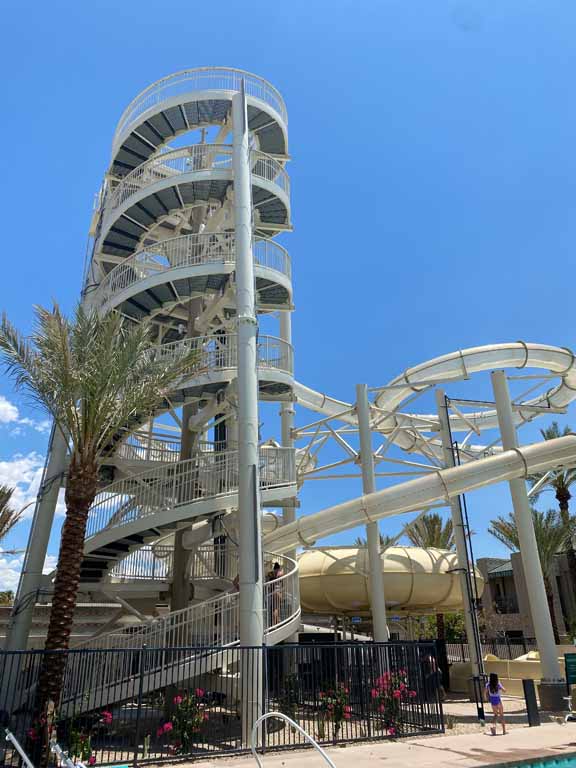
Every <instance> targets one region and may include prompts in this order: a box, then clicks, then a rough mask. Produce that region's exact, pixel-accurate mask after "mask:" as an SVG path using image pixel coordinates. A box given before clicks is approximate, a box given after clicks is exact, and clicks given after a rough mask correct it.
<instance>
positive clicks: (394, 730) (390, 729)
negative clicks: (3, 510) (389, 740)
mask: <svg viewBox="0 0 576 768" xmlns="http://www.w3.org/2000/svg"><path fill="white" fill-rule="evenodd" d="M388 733H389V735H390V736H396V728H388Z"/></svg>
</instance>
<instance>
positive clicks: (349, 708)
mask: <svg viewBox="0 0 576 768" xmlns="http://www.w3.org/2000/svg"><path fill="white" fill-rule="evenodd" d="M344 712H348V713H350V712H352V707H344Z"/></svg>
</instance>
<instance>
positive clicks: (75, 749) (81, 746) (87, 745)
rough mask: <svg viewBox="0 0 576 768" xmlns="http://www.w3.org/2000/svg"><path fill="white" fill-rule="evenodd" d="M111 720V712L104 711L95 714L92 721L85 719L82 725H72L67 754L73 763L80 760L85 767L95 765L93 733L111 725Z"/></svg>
mask: <svg viewBox="0 0 576 768" xmlns="http://www.w3.org/2000/svg"><path fill="white" fill-rule="evenodd" d="M112 720H113V716H112V712H109V711H108V710H106V709H105V710H103V711H102V712H99V713H97V714H95V716H94V717H93V718H92V719H86V720H85V721H84V722H83V723H82V724H77V723H73V724H72V727H71V729H70V737H69V738H70V748H69V750H68V753H69V755H70V757H71V758H72V759H73V760H74V762H76V761H77V760H80V761H81V762H83V763H85V764H86V765H96V755H95V754H94V750H93V746H92V739H93V736H94V732H95V731H96V730H100V729H101V728H102V727H103V726H104V727H108V726H110V725H112Z"/></svg>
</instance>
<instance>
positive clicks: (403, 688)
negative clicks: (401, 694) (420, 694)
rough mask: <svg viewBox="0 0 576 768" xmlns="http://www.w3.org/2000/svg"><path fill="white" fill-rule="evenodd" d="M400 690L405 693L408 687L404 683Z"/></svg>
mask: <svg viewBox="0 0 576 768" xmlns="http://www.w3.org/2000/svg"><path fill="white" fill-rule="evenodd" d="M400 690H401V691H405V690H406V685H405V684H404V683H400Z"/></svg>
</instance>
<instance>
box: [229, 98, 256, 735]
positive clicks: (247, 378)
mask: <svg viewBox="0 0 576 768" xmlns="http://www.w3.org/2000/svg"><path fill="white" fill-rule="evenodd" d="M232 121H233V131H234V145H233V155H232V160H233V171H234V216H235V234H236V302H237V304H236V309H237V322H238V474H239V480H238V523H239V532H240V537H239V577H240V598H239V599H240V645H241V646H250V647H261V646H262V645H263V644H264V610H263V609H264V606H263V585H262V544H261V542H262V532H261V522H260V498H259V473H258V369H257V357H256V355H257V349H256V341H257V334H258V322H257V319H256V311H255V295H254V294H255V291H254V262H253V258H252V190H251V178H250V176H251V175H250V147H249V142H248V115H247V109H246V98H245V94H244V88H243V84H242V90H241V92H240V93H235V94H234V96H233V97H232ZM251 653H253V654H254V659H252V663H250V660H249V659H246V662H247V663H246V664H243V675H242V678H243V679H242V722H243V727H242V730H243V734H244V737H245V739H248V738H249V737H250V733H251V730H252V726H253V724H254V722H255V721H256V720H257V719H258V717H259V716H260V714H261V713H260V711H259V705H260V694H261V676H262V664H261V660H260V659H259V656H258V654H259V653H260V652H258V651H252V652H251Z"/></svg>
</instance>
